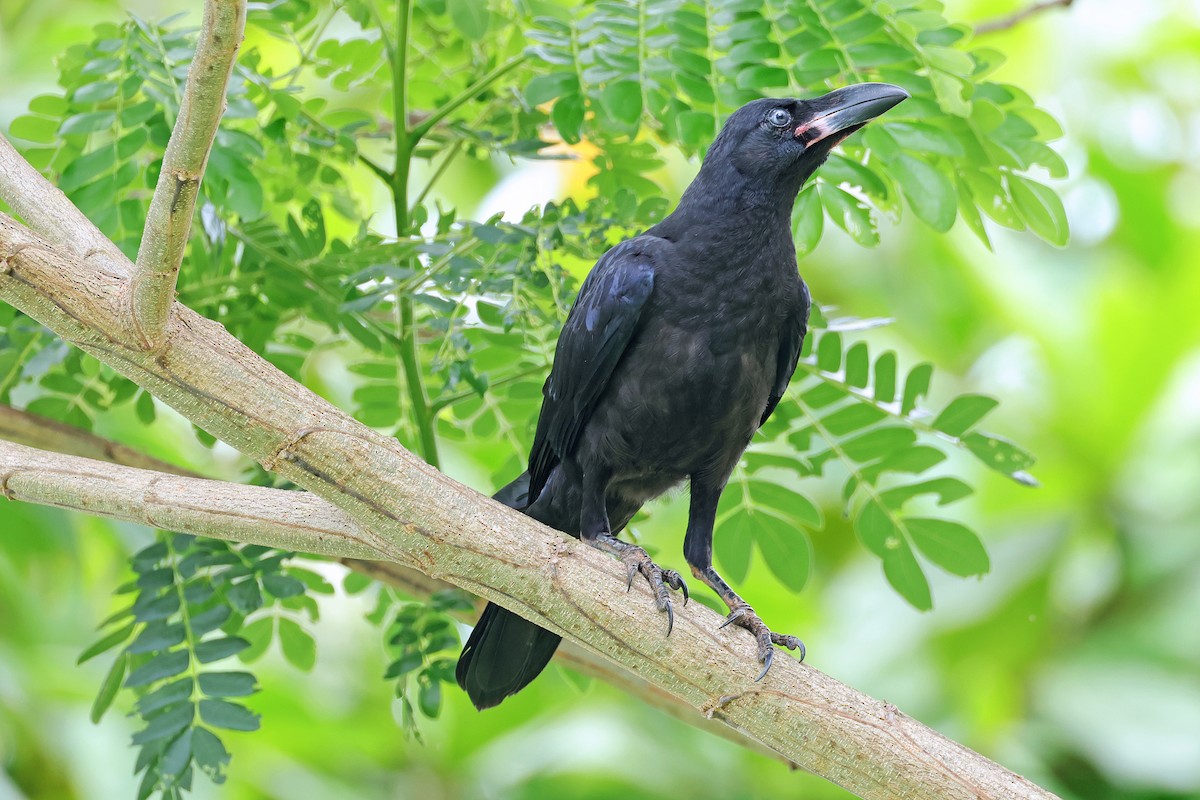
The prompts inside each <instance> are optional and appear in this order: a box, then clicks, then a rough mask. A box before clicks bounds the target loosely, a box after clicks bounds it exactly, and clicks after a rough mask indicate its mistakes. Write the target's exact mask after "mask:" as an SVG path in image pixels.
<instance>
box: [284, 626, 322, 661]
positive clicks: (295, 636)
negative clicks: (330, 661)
mask: <svg viewBox="0 0 1200 800" xmlns="http://www.w3.org/2000/svg"><path fill="white" fill-rule="evenodd" d="M279 645H280V647H282V648H283V657H284V658H286V659H287V660H288V662H289V663H291V664H292V666H294V667H296V668H297V669H300V670H303V671H304V672H308V671H310V670H311V669H312V668H313V665H314V664H316V662H317V643H316V641H314V640H313V637H312V636H311V635H310V634H309V633H308V631H306V630H304V629H303V628H301V627H300V625H299V623H297V622H296V621H295V620H292V619H289V618H287V617H280V618H279Z"/></svg>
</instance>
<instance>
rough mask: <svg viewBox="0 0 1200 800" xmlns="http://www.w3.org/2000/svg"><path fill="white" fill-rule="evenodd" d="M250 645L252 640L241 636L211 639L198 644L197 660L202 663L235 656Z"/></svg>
mask: <svg viewBox="0 0 1200 800" xmlns="http://www.w3.org/2000/svg"><path fill="white" fill-rule="evenodd" d="M249 646H250V642H248V641H246V640H245V639H243V638H242V637H240V636H223V637H221V638H220V639H210V640H208V641H207V642H200V644H198V645H196V660H197V661H199V662H200V663H201V664H207V663H209V662H211V661H220V660H221V659H223V658H229V657H230V656H235V655H237V654H238V653H240V652H242V651H243V650H245V649H246V648H247V647H249Z"/></svg>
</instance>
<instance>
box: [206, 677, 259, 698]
mask: <svg viewBox="0 0 1200 800" xmlns="http://www.w3.org/2000/svg"><path fill="white" fill-rule="evenodd" d="M199 683H200V691H201V692H203V693H204V694H206V695H208V696H209V697H246V696H248V695H252V694H254V693H255V692H257V691H258V679H257V678H255V677H254V676H253V675H251V674H250V673H249V672H205V673H202V674H201V675H200V678H199Z"/></svg>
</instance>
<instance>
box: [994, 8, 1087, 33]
mask: <svg viewBox="0 0 1200 800" xmlns="http://www.w3.org/2000/svg"><path fill="white" fill-rule="evenodd" d="M1073 2H1074V0H1040V2H1037V3H1034V4H1033V5H1031V6H1028V7H1026V8H1023V9H1021V10H1020V11H1017V12H1015V13H1013V14H1009V15H1008V16H1007V17H1000V18H999V19H993V20H990V21H988V22H981V23H980V24H979V25H976V26H975V34H976V35H980V34H984V33H996V32H997V31H1006V30H1008V29H1009V28H1015V27H1016V26H1017V25H1019V24H1021V23H1022V22H1024V21H1025V20H1027V19H1029V18H1030V17H1033V16H1035V15H1037V14H1040V13H1042V12H1043V11H1049V10H1050V9H1052V8H1070V7H1071V4H1072V3H1073Z"/></svg>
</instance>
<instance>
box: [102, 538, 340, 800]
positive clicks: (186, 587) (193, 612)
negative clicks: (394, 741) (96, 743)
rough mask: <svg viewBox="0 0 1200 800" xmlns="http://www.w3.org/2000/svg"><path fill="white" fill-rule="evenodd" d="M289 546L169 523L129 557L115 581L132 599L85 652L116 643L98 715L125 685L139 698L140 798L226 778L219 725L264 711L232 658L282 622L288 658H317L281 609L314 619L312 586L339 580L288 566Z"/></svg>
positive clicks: (235, 727)
mask: <svg viewBox="0 0 1200 800" xmlns="http://www.w3.org/2000/svg"><path fill="white" fill-rule="evenodd" d="M291 555H292V554H291V553H286V552H281V551H277V550H272V549H269V548H264V547H257V546H245V547H232V546H230V545H228V544H226V543H224V542H221V541H217V540H211V539H198V538H196V537H194V536H187V535H181V534H162V535H160V536H159V537H158V538H157V541H155V542H154V544H151V545H149V546H148V547H145V548H143V549H142V550H140V551H138V552H137V553H135V554H134V555H133V556H132V558H131V559H130V564H131V566H132V568H133V572H134V574H135V575H136V577H135V578H134V579H133V580H132V581H130V582H129V583H127V584H125V585H124V586H121V587H120V588H119V589H118V590H117V593H118V595H119V596H125V597H128V598H129V600H128V602H127V604H126V605H125V606H124V607H123V608H121V609H120V610H119V611H117V612H115V613H114V614H112V615H111V616H110V617H109V618H108V619H106V620H105V621H104V622H103V623H101V627H102V628H108V629H109V630H108V632H107V633H106V634H105V635H104V636H103V637H101V638H100V639H99V640H98V641H96V642H95V643H94V644H92V645H91V646H90V647H88V648H87V649H86V650H84V652H83V653H82V654H81V655H80V657H79V662H80V663H83V662H85V661H88V660H90V659H92V658H95V657H96V656H98V655H101V654H102V653H105V652H108V651H110V650H112V649H114V648H120V649H119V650H118V651H117V656H116V658H115V659H114V661H113V663H112V666H111V668H110V669H109V671H108V674H107V676H106V677H105V679H104V681H103V683H102V685H101V688H100V692H99V694H98V695H97V697H96V700H95V703H94V704H93V706H92V720H93V721H96V722H98V721H99V720H100V718H101V717H102V716H103V715H104V713H105V712H106V711H107V710H108V708H109V707H110V706H111V705H112V703H113V701H114V700H115V699H116V697H117V694H118V693H119V692H120V691H121V690H122V689H125V690H127V691H129V692H131V693H132V694H133V695H134V697H135V698H136V699H135V701H134V703H133V711H132V712H131V714H130V716H132V717H134V718H136V719H137V721H138V726H139V728H138V730H137V732H136V733H134V735H133V741H132V744H133V746H134V747H136V748H138V757H137V762H136V765H135V771H136V772H139V773H144V775H143V778H142V782H141V786H140V788H139V790H138V798H139V800H142V798H146V797H149V796H150V795H151V794H153V793H154V792H156V791H157V792H159V793H160V794H161V796H162V797H164V798H179V797H181V796H182V793H183V792H186V791H188V790H190V789H191V787H192V782H193V779H194V777H195V773H196V772H197V771H199V772H202V773H203V774H205V775H206V776H208V777H209V778H210V779H211V780H212V781H214V782H215V783H221V782H223V781H224V776H225V769H226V767H227V766H228V764H229V760H230V755H229V752H228V751H227V750H226V748H225V745H224V743H223V741H222V738H221V737H222V734H221V731H254V730H257V729H258V727H259V716H258V715H257V714H255V713H254V712H252V711H251V710H250V709H249V708H247V707H246V706H245V705H244V703H243V701H242V700H241V698H244V697H248V696H250V695H252V694H254V693H255V692H257V691H258V682H257V680H256V679H255V677H254V675H253V674H252V673H250V672H246V671H244V670H234V669H228V668H227V667H226V664H227V661H228V659H230V658H232V657H234V656H237V657H238V658H239V659H240V660H241V661H243V662H249V661H252V660H253V659H254V658H256V657H257V656H259V655H261V654H262V652H263V651H264V650H265V649H266V647H267V645H268V644H269V643H270V638H271V631H272V630H273V628H274V626H275V625H278V630H279V635H280V639H281V643H282V645H283V651H284V655H285V656H287V658H288V660H289V661H291V662H292V663H294V664H296V665H297V666H299V667H301V668H302V669H310V668H311V667H312V664H313V661H314V660H315V648H314V643H313V640H312V637H311V636H310V635H309V634H307V633H306V632H304V631H303V630H302V629H301V628H300V626H299V624H298V623H297V622H296V621H295V620H294V619H292V618H291V616H289V615H287V614H286V613H284V610H285V609H286V610H287V611H290V612H293V613H307V614H310V615H312V616H313V617H314V618H315V615H316V604H315V603H314V602H313V600H312V599H311V597H309V596H308V595H307V594H306V591H332V587H330V586H329V585H328V583H326V582H325V581H324V579H323V578H321V577H320V576H318V575H316V574H315V573H312V572H310V571H308V570H303V569H301V568H299V567H295V566H292V565H289V564H288V563H287V560H288V559H289V558H290V557H291ZM248 618H250V621H248ZM293 629H294V630H293ZM289 631H291V633H289ZM217 665H220V666H217Z"/></svg>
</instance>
